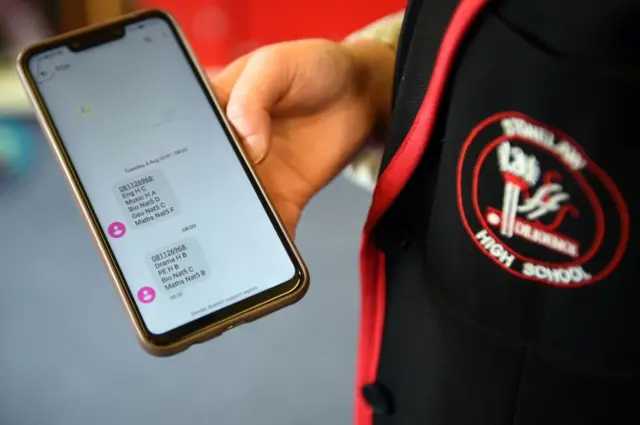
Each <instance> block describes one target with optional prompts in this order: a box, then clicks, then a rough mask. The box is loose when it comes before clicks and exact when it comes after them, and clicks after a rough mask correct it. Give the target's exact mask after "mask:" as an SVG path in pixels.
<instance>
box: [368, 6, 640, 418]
mask: <svg viewBox="0 0 640 425" xmlns="http://www.w3.org/2000/svg"><path fill="white" fill-rule="evenodd" d="M436 3H438V2H433V4H432V2H426V4H423V5H422V6H421V8H420V10H419V11H414V13H418V16H417V17H414V19H415V22H416V26H417V27H416V29H414V30H413V33H412V38H411V41H410V43H409V47H408V48H407V50H406V51H407V54H406V57H405V61H404V64H403V65H402V68H401V69H403V72H404V74H403V77H402V78H401V79H400V86H399V89H398V91H397V96H398V97H397V99H396V103H395V109H394V122H393V124H392V128H391V134H390V140H389V143H388V146H387V151H386V153H385V159H384V160H383V167H384V166H386V165H387V164H388V161H389V160H390V158H391V157H392V156H393V154H394V153H395V151H396V150H397V148H398V147H399V145H400V143H401V142H402V141H403V140H404V136H405V134H406V132H407V131H408V129H409V127H410V126H411V123H412V122H413V119H414V118H415V114H416V112H417V109H418V108H419V106H420V103H421V102H422V98H423V97H424V93H425V91H426V85H427V84H428V81H429V78H430V74H431V67H432V65H433V52H434V51H435V50H434V49H435V48H434V44H433V43H434V40H439V39H440V38H441V35H442V33H443V32H444V29H445V28H444V27H445V26H446V25H445V26H443V28H440V35H439V36H437V37H436V36H434V33H435V32H436V28H433V27H431V28H429V29H430V30H431V31H429V34H427V35H421V33H422V32H423V30H425V29H426V28H424V27H423V26H424V25H427V23H428V22H430V17H432V16H433V15H430V12H431V11H432V9H431V8H432V6H433V7H437V6H436V5H435V4H436ZM516 3H518V4H521V5H523V8H522V9H519V8H518V7H517V6H515V4H516ZM525 3H526V5H525ZM543 4H546V5H547V8H548V9H544V8H542V9H541V7H542V6H541V5H543ZM549 4H550V3H542V2H528V3H527V2H523V1H519V0H511V1H509V0H507V1H506V2H500V3H496V4H495V6H491V8H490V9H489V10H487V12H486V13H484V14H482V16H481V17H480V18H479V19H478V21H477V22H476V23H475V25H474V27H473V29H472V31H471V32H470V34H469V35H468V37H467V40H466V42H465V45H464V47H463V49H462V50H461V52H460V54H459V56H458V61H457V64H456V67H455V69H456V70H455V72H454V74H453V76H452V78H451V80H450V87H449V88H448V89H447V92H446V93H447V96H446V100H445V102H444V103H443V104H442V108H441V110H440V114H439V117H438V124H437V127H436V132H435V135H434V138H433V139H432V141H431V142H430V145H429V148H428V150H427V152H426V154H425V156H424V158H423V160H422V162H421V163H420V165H419V166H418V169H417V170H416V173H415V174H414V175H413V176H412V178H411V179H410V180H409V182H408V184H407V186H406V187H405V189H404V190H403V191H402V193H401V195H400V196H399V198H398V199H397V200H396V202H395V203H394V205H393V206H392V207H391V209H390V210H389V211H388V212H387V214H385V216H384V217H383V219H382V221H381V222H380V224H379V225H378V226H377V228H376V233H375V234H374V236H375V241H376V243H377V244H378V246H379V247H380V248H381V249H382V250H383V251H384V252H385V254H386V269H387V286H386V291H387V292H386V297H387V306H386V316H385V325H384V334H383V336H384V339H383V346H382V351H381V357H380V363H379V367H378V376H377V381H376V385H379V386H381V387H383V388H385V389H386V391H388V394H387V396H386V397H388V399H389V400H392V402H393V410H392V411H391V412H389V411H386V412H384V413H381V414H376V415H375V416H374V424H375V425H409V424H412V425H413V424H425V425H450V424H455V425H542V424H544V425H566V424H580V425H619V424H620V425H622V424H625V425H626V424H638V423H640V409H637V408H636V407H635V400H637V399H639V398H640V379H639V377H638V371H640V361H638V355H639V354H640V348H639V345H640V344H639V341H638V338H637V335H638V332H637V329H638V327H639V325H640V313H636V312H635V311H640V310H638V309H636V308H634V307H635V304H636V302H637V300H638V298H639V297H638V295H640V293H639V291H640V289H638V287H637V284H635V282H634V281H635V279H634V278H635V275H636V273H635V272H636V271H637V269H638V267H637V266H636V262H637V260H635V258H636V257H637V256H638V255H640V252H638V242H637V240H638V237H637V234H636V233H634V232H636V230H635V229H634V226H633V224H634V223H635V222H637V221H638V216H637V214H638V211H639V209H640V208H639V207H640V206H639V205H638V201H637V199H636V198H635V197H634V189H635V187H637V184H638V183H640V181H639V179H638V177H637V176H636V174H635V172H636V171H635V168H636V166H635V163H636V162H635V155H634V154H633V153H632V150H631V146H632V144H633V141H634V140H635V133H634V130H635V127H634V124H635V123H634V119H635V120H637V118H635V117H636V116H638V112H640V110H639V107H638V102H637V99H638V96H640V86H639V81H638V77H637V76H638V73H637V72H636V71H635V68H634V67H635V59H637V56H638V55H639V54H640V44H637V43H636V44H635V46H633V45H632V44H629V43H627V42H626V41H624V42H622V41H621V42H620V43H618V45H617V47H619V49H618V48H611V49H607V48H606V45H607V40H609V41H611V40H616V39H617V40H627V39H626V38H624V37H623V35H624V34H626V33H628V32H629V28H628V26H626V25H625V24H624V23H625V22H637V21H638V19H637V18H638V16H635V17H634V19H627V17H626V16H625V13H622V12H621V11H623V12H626V13H627V14H629V15H633V14H634V13H635V12H634V11H635V10H636V7H635V3H634V4H632V3H630V2H628V1H626V2H625V1H623V0H612V2H609V3H608V2H598V4H597V5H594V3H589V4H590V5H591V7H592V8H593V9H590V10H586V11H585V10H583V9H585V8H587V7H586V3H584V2H582V3H577V2H576V0H568V1H567V4H563V5H557V7H556V5H555V4H554V6H553V7H549V6H548V5H549ZM625 5H626V6H627V7H626V8H624V7H625ZM536 6H538V7H536ZM596 8H597V9H598V10H594V9H596ZM623 8H624V9H623ZM542 17H544V18H545V19H544V20H543V19H542ZM598 17H600V18H598ZM599 19H600V20H599ZM614 19H615V20H617V21H618V22H619V23H620V27H619V32H616V29H615V25H614V24H611V22H610V20H614ZM563 22H564V24H563ZM599 22H601V23H602V25H600V26H599ZM565 27H566V28H565ZM567 28H571V29H575V30H580V29H582V30H583V32H585V31H586V34H583V37H582V40H583V42H584V44H581V43H580V40H581V37H580V36H579V35H576V34H569V33H568V32H567ZM589 29H591V30H589ZM636 36H637V34H636ZM589 44H590V45H592V46H593V47H594V48H593V51H592V52H591V53H590V50H589V48H588V45H589ZM599 44H603V45H604V47H603V46H600V45H599ZM630 55H631V56H630ZM633 55H635V56H633ZM627 100H628V101H627ZM503 111H517V112H518V113H523V114H526V116H528V117H531V118H533V119H534V120H535V121H539V122H541V123H544V124H546V125H548V126H550V128H552V129H559V130H561V131H563V132H565V133H567V135H568V136H570V137H571V138H572V139H575V141H576V142H577V143H578V144H579V145H580V146H581V147H582V148H584V150H585V151H586V153H587V154H588V155H589V156H590V157H591V158H592V159H593V160H595V163H597V164H598V165H599V166H600V167H601V168H602V169H603V170H604V171H605V172H606V173H607V174H608V175H609V176H610V177H611V180H612V181H614V182H615V184H616V186H617V189H619V192H620V193H621V195H622V197H623V198H624V201H625V202H626V205H627V207H628V209H629V214H630V222H631V230H630V231H631V234H630V240H629V243H628V246H627V249H626V252H625V255H624V257H623V258H622V261H621V262H620V263H619V265H618V267H617V268H616V269H615V271H614V272H613V273H612V274H610V275H609V276H607V277H606V278H605V279H604V280H603V281H601V282H598V283H595V284H592V285H589V286H585V287H583V288H581V289H566V288H558V287H555V286H551V285H548V284H546V283H541V282H532V281H527V280H525V279H521V278H517V277H514V276H513V275H512V274H510V273H508V272H507V271H506V270H505V269H504V268H501V267H500V266H498V265H497V264H495V263H494V262H492V261H491V260H490V258H488V257H487V255H485V254H484V253H483V252H482V251H481V249H480V248H479V247H478V246H476V245H475V244H474V243H473V240H472V236H473V235H470V234H469V233H468V232H467V231H466V230H465V228H464V227H463V225H462V219H461V217H462V215H461V213H460V211H459V209H458V197H457V166H458V162H459V159H460V156H461V150H462V148H463V145H464V144H465V141H466V140H467V138H468V136H469V133H470V132H471V131H472V130H473V129H474V128H476V127H477V126H478V125H479V124H480V123H481V122H482V121H483V120H485V119H487V118H489V117H490V116H492V115H493V114H496V113H499V112H503ZM494 130H495V129H494ZM494 130H492V131H494ZM495 131H497V130H495ZM554 134H555V133H554ZM558 134H559V133H558ZM497 136H498V134H497V133H496V134H489V135H486V134H485V133H481V137H480V138H478V140H479V142H478V143H480V144H481V143H485V144H486V145H487V146H488V144H489V143H490V142H491V141H492V140H493V139H494V138H495V137H497ZM482 137H486V140H485V139H482ZM563 137H564V136H563ZM477 146H478V150H476V151H474V152H473V155H476V157H479V155H480V154H481V153H482V152H481V151H482V145H477ZM514 146H520V147H522V148H523V149H524V148H525V145H518V143H517V140H516V143H515V144H514ZM470 155H471V154H470ZM471 156H472V155H471ZM541 158H542V157H541ZM551 158H552V159H553V158H555V157H553V156H551ZM556 159H557V158H556ZM574 159H575V157H574ZM549 161H550V160H549V159H548V158H547V159H544V158H542V159H541V162H540V164H541V165H542V166H543V168H544V166H548V165H549V164H551V163H550V162H549ZM468 169H471V168H469V167H467V170H468ZM478 169H479V170H480V171H479V173H480V174H479V175H482V174H481V173H484V172H485V171H483V170H484V168H478ZM462 175H464V172H463V174H462ZM494 177H495V176H494ZM486 180H487V181H490V177H486ZM495 181H496V180H494V182H495ZM576 181H577V180H576ZM588 183H589V184H590V185H591V187H592V188H593V191H594V193H595V194H596V196H597V197H598V199H600V201H601V203H602V204H603V205H602V208H603V217H604V218H605V223H606V226H607V228H606V231H607V232H608V234H609V235H611V234H616V232H617V233H620V230H621V221H620V220H619V219H618V217H619V216H618V215H617V214H618V207H617V205H616V204H615V202H614V200H613V198H612V197H611V196H609V195H610V191H608V189H607V187H605V186H606V184H601V185H599V186H598V184H597V179H593V178H591V179H590V180H589V181H588ZM470 186H471V184H470V183H469V182H467V183H465V184H464V185H463V187H464V188H465V189H468V188H469V187H470ZM494 186H495V187H493V186H491V185H485V184H482V186H480V187H481V189H480V190H481V191H482V192H479V193H482V194H483V196H486V197H488V198H487V199H494V200H495V199H501V198H500V196H501V194H502V193H503V190H504V182H501V181H500V182H499V184H498V183H496V184H495V185H494ZM570 187H571V188H572V189H573V190H574V192H573V194H574V195H573V196H574V198H575V202H577V205H578V206H579V207H580V208H581V211H587V214H586V215H584V216H580V217H581V220H582V221H579V222H578V223H581V224H582V226H583V227H578V228H576V227H575V226H574V227H573V228H572V227H569V230H570V231H573V232H577V233H575V235H577V236H576V237H577V238H578V239H580V240H583V239H581V238H586V239H584V240H588V239H589V235H590V233H589V232H593V227H589V225H590V224H593V223H591V222H590V221H589V220H590V218H589V217H591V216H590V215H589V213H588V208H587V207H586V206H585V205H583V204H580V202H582V201H584V199H586V198H584V197H582V198H581V197H580V196H582V195H580V193H578V192H575V189H576V186H575V185H574V186H570ZM461 192H462V191H461ZM572 199H573V198H572ZM580 199H582V201H580ZM463 205H466V204H465V203H464V202H463ZM594 220H595V219H594ZM560 229H561V230H562V229H563V228H560ZM425 235H426V237H425ZM615 243H616V241H615V240H614V241H613V242H611V241H610V240H609V239H606V240H604V242H603V246H606V244H609V245H612V244H613V245H615ZM580 246H582V245H580ZM519 248H521V252H523V253H525V254H537V253H539V252H541V251H539V250H536V249H537V248H528V247H525V246H524V245H521V246H519ZM607 249H609V248H607ZM607 252H609V253H610V252H611V250H610V249H609V251H607ZM594 258H596V259H597V257H594ZM556 259H557V258H556V257H554V256H553V255H551V256H550V257H549V260H550V261H554V260H556ZM594 261H596V260H594ZM599 261H601V262H602V260H599ZM594 264H595V263H594ZM588 265H589V264H588V263H587V265H586V266H584V267H585V268H587V266H588ZM592 265H593V264H592ZM595 265H596V266H599V267H600V266H601V264H599V263H598V264H595ZM385 399H387V398H385Z"/></svg>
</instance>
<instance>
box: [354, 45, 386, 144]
mask: <svg viewBox="0 0 640 425" xmlns="http://www.w3.org/2000/svg"><path fill="white" fill-rule="evenodd" d="M343 45H344V46H345V48H346V50H347V51H348V52H349V54H350V55H351V57H352V59H353V63H354V65H355V70H356V72H355V74H354V75H355V77H354V78H356V79H357V85H358V86H359V89H360V90H362V93H363V95H364V98H365V101H366V102H367V104H368V105H369V107H370V111H371V114H372V115H373V117H374V123H375V124H374V126H375V128H374V131H375V132H376V133H378V134H380V133H386V129H387V127H388V125H389V120H390V118H391V97H392V94H393V75H394V68H395V56H396V52H395V49H394V48H393V46H392V45H390V44H388V43H385V42H383V41H379V40H375V39H356V40H346V41H344V42H343Z"/></svg>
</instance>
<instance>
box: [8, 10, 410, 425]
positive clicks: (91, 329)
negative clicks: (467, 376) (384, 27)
mask: <svg viewBox="0 0 640 425" xmlns="http://www.w3.org/2000/svg"><path fill="white" fill-rule="evenodd" d="M404 3H405V1H404V0H323V1H311V0H138V1H133V0H95V1H91V0H58V1H55V0H40V1H36V0H0V269H1V270H2V271H1V272H0V425H44V424H46V425H79V424H90V425H103V424H104V425H114V424H127V425H133V424H154V425H165V424H167V425H169V424H181V425H191V424H194V425H195V424H198V425H199V424H231V425H258V424H259V425H271V424H273V425H289V424H291V425H321V424H322V425H326V424H327V423H330V424H348V423H349V422H350V421H351V418H352V410H353V409H352V402H353V399H354V397H353V391H354V389H353V381H354V374H355V373H354V372H355V369H354V367H355V347H356V332H357V320H358V314H359V311H358V309H359V300H358V296H359V282H358V273H357V251H358V244H359V235H360V229H361V226H362V224H363V220H364V217H365V214H366V210H367V207H368V202H369V195H368V193H366V192H365V191H363V190H361V189H359V188H357V187H355V186H353V185H351V184H350V183H348V182H347V181H344V180H343V179H341V178H339V179H337V180H336V181H335V182H333V183H332V184H331V185H330V186H329V187H328V188H327V189H326V190H325V191H324V192H323V193H321V194H320V195H319V196H318V197H317V198H316V199H315V200H314V201H313V202H312V203H311V205H310V206H309V208H308V209H307V210H306V211H305V214H304V216H303V219H302V222H301V225H300V229H299V233H298V237H297V244H298V246H299V248H300V250H301V252H302V255H303V256H304V258H305V259H306V261H307V263H308V265H309V268H310V271H311V276H312V285H311V290H310V291H309V294H308V295H307V297H306V298H305V299H304V300H303V301H302V302H300V303H299V304H297V305H296V306H293V307H291V308H288V309H285V310H284V311H282V312H279V313H277V314H274V315H271V316H269V317H268V318H265V319H264V320H261V321H258V322H256V323H253V324H251V325H250V326H244V327H242V328H240V329H237V330H234V331H233V332H230V333H227V334H225V335H224V336H223V337H221V338H219V339H217V340H215V341H212V342H209V343H207V344H203V345H200V346H197V347H194V348H192V349H190V350H188V352H186V353H183V354H180V355H178V356H176V357H173V358H169V359H157V358H152V357H150V356H149V355H147V354H145V353H144V352H143V351H142V350H141V349H140V348H139V347H138V346H137V343H136V341H135V339H134V336H133V332H132V331H131V329H130V326H129V324H128V322H127V319H126V317H125V315H124V314H123V312H122V308H121V306H120V304H119V301H118V299H117V298H116V294H115V291H114V290H113V289H112V284H111V282H110V281H109V279H108V278H107V275H106V273H105V271H104V269H103V267H102V264H101V262H100V260H99V258H98V255H97V250H96V249H95V248H94V246H93V244H92V242H91V240H90V238H89V234H88V232H86V230H85V226H84V224H83V222H82V221H81V218H80V214H79V212H78V211H77V209H76V207H75V205H74V202H73V200H72V198H71V194H70V192H69V190H68V189H67V187H66V184H65V182H64V181H63V177H62V174H61V172H60V171H59V169H58V166H57V164H56V163H55V162H54V160H53V156H52V154H51V153H50V151H49V148H48V146H47V144H46V141H45V140H44V138H43V137H42V134H41V132H40V129H39V127H38V125H37V123H36V122H35V119H34V117H33V115H32V111H31V107H30V105H29V103H28V101H27V99H26V97H25V95H24V92H23V91H22V89H21V87H20V84H19V82H18V80H17V76H16V73H15V70H14V68H15V66H14V63H15V56H16V55H17V53H18V51H20V50H21V49H22V48H23V47H24V46H26V45H27V44H29V43H31V42H34V41H37V40H39V39H42V38H46V37H48V36H51V35H54V34H58V33H61V32H65V31H68V30H72V29H76V28H80V27H83V26H85V25H88V24H92V23H97V22H101V21H103V20H106V19H110V18H113V17H116V16H118V15H120V14H123V13H126V12H130V11H133V10H135V9H139V8H148V7H159V8H162V9H165V10H167V11H169V12H171V13H172V14H173V15H174V16H175V17H176V19H177V20H178V22H179V23H180V24H181V26H182V27H183V29H184V30H185V32H186V34H187V37H188V38H189V41H190V42H191V44H192V45H193V47H194V49H195V51H196V54H197V55H198V57H199V59H200V61H201V62H202V63H203V64H204V65H205V66H206V67H207V68H209V69H212V70H215V69H218V68H220V67H222V66H224V65H225V64H226V63H228V62H229V61H231V60H233V59H234V58H236V57H238V56H239V55H241V54H243V53H245V52H247V51H250V50H252V49H255V48H256V47H259V46H261V45H264V44H268V43H273V42H277V41H282V40H287V39H292V38H301V37H325V38H331V39H336V40H339V39H341V38H342V37H344V36H345V35H347V34H349V33H350V32H351V31H353V30H356V29H357V28H359V27H361V26H364V25H365V24H366V23H368V22H370V21H373V20H375V19H377V18H379V17H381V16H383V15H385V14H387V13H391V12H394V11H396V10H399V9H401V8H402V7H403V6H404Z"/></svg>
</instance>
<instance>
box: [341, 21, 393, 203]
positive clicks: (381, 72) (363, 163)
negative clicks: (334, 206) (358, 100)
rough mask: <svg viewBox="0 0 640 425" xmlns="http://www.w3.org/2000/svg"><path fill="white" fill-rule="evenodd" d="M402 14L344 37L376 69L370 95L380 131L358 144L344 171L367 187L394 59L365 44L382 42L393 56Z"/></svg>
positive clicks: (378, 152)
mask: <svg viewBox="0 0 640 425" xmlns="http://www.w3.org/2000/svg"><path fill="white" fill-rule="evenodd" d="M403 18H404V11H401V12H398V13H394V14H392V15H389V16H385V17H384V18H382V19H380V20H378V21H375V22H373V23H372V24H370V25H368V26H367V27H365V28H363V29H361V30H359V31H357V32H355V33H353V34H351V35H350V36H349V37H347V38H346V39H345V43H347V44H349V45H350V48H351V49H353V50H354V52H356V54H358V55H360V56H361V57H362V58H364V60H366V61H369V64H370V68H371V69H374V70H376V71H377V72H376V75H375V76H373V79H374V83H373V84H372V90H373V95H374V96H377V99H376V100H375V102H376V104H377V105H379V106H380V109H381V111H380V112H379V116H380V118H379V120H380V127H381V129H382V132H380V131H377V132H376V133H374V134H372V137H371V139H370V140H369V142H368V143H366V144H365V145H364V146H363V147H362V149H361V150H360V152H359V153H358V154H357V155H356V157H355V158H354V159H353V161H352V162H351V163H350V164H349V165H348V166H347V167H346V168H345V171H344V173H345V175H346V177H347V178H348V179H349V180H351V181H353V182H355V183H357V184H358V185H360V186H362V187H364V188H367V189H369V190H373V188H374V187H375V184H376V180H377V178H378V173H379V171H380V162H381V160H382V151H383V144H382V140H383V137H384V136H383V135H382V134H383V133H384V130H386V127H387V124H388V121H389V118H390V112H391V95H392V87H391V84H392V82H393V69H394V61H393V60H389V58H388V57H382V55H380V54H379V53H376V54H368V52H369V50H373V46H369V45H368V43H369V42H372V41H375V42H377V44H379V43H382V44H384V45H385V46H386V47H388V48H389V49H390V51H391V52H392V54H393V56H394V57H395V53H396V49H397V46H398V38H399V36H400V28H401V26H402V19H403ZM375 61H378V63H376V62H375Z"/></svg>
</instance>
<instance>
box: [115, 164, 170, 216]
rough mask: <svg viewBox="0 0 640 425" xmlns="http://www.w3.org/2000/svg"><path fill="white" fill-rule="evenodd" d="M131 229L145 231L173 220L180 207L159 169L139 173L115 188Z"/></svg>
mask: <svg viewBox="0 0 640 425" xmlns="http://www.w3.org/2000/svg"><path fill="white" fill-rule="evenodd" d="M113 193H114V194H115V196H116V199H117V201H118V204H120V206H121V207H122V209H123V210H124V212H125V217H126V221H127V223H128V224H129V227H136V228H141V227H144V226H149V225H151V224H153V223H156V222H159V221H162V220H166V219H169V218H171V217H174V216H176V215H177V214H178V213H179V212H180V205H179V204H178V200H177V199H176V196H175V194H174V193H173V191H172V190H171V186H170V185H169V182H168V181H167V178H166V177H165V175H164V174H163V173H162V172H161V171H159V170H153V171H149V172H146V173H143V174H138V175H137V176H135V177H130V178H128V179H127V180H123V181H121V182H120V183H118V184H117V185H115V186H114V188H113Z"/></svg>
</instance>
